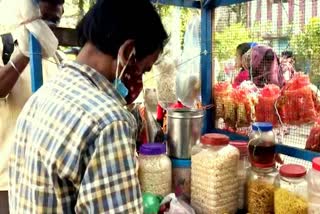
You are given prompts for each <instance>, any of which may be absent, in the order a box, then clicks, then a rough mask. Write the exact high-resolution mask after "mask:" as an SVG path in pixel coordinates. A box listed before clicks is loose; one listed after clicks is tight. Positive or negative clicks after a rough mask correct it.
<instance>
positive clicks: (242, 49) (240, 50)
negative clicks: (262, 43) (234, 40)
mask: <svg viewBox="0 0 320 214" xmlns="http://www.w3.org/2000/svg"><path fill="white" fill-rule="evenodd" d="M250 48H251V43H249V42H245V43H241V44H240V45H238V46H237V54H239V55H240V56H242V55H243V54H245V53H246V52H247V51H248V50H249V49H250Z"/></svg>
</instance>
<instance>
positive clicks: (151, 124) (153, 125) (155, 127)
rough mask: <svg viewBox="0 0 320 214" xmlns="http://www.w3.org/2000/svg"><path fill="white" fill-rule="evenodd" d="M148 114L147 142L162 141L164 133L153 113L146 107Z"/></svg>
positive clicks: (146, 113) (146, 114)
mask: <svg viewBox="0 0 320 214" xmlns="http://www.w3.org/2000/svg"><path fill="white" fill-rule="evenodd" d="M145 116H146V131H147V142H158V143H161V142H163V141H164V133H163V130H162V128H161V126H160V125H159V123H158V122H157V121H156V119H155V118H154V117H153V116H152V113H151V112H150V111H149V110H148V108H146V112H145Z"/></svg>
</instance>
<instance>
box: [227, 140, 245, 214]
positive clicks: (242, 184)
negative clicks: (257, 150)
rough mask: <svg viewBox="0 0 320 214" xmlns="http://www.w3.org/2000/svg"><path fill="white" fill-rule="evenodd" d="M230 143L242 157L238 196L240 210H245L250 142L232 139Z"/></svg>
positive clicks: (239, 170)
mask: <svg viewBox="0 0 320 214" xmlns="http://www.w3.org/2000/svg"><path fill="white" fill-rule="evenodd" d="M230 145H232V146H234V147H236V148H237V149H238V150H239V152H240V159H239V162H238V182H239V193H238V194H239V196H238V210H239V211H244V209H245V199H246V197H245V195H246V183H247V174H248V169H249V167H250V164H249V161H248V144H247V142H242V141H232V142H230Z"/></svg>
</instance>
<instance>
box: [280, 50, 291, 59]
mask: <svg viewBox="0 0 320 214" xmlns="http://www.w3.org/2000/svg"><path fill="white" fill-rule="evenodd" d="M281 56H282V57H286V58H292V57H293V53H292V51H283V52H282V53H281Z"/></svg>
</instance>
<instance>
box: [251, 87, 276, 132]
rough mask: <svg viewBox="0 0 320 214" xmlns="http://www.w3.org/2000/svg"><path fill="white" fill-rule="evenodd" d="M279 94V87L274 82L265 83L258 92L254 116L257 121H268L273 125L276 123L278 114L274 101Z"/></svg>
mask: <svg viewBox="0 0 320 214" xmlns="http://www.w3.org/2000/svg"><path fill="white" fill-rule="evenodd" d="M279 96H280V88H279V86H277V85H274V84H268V85H266V86H265V87H264V88H263V89H262V90H261V91H260V94H259V102H258V104H257V105H256V118H257V121H259V122H269V123H272V124H273V125H274V126H275V125H277V124H278V119H279V117H278V115H277V113H276V109H275V103H276V101H277V99H278V98H279Z"/></svg>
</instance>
